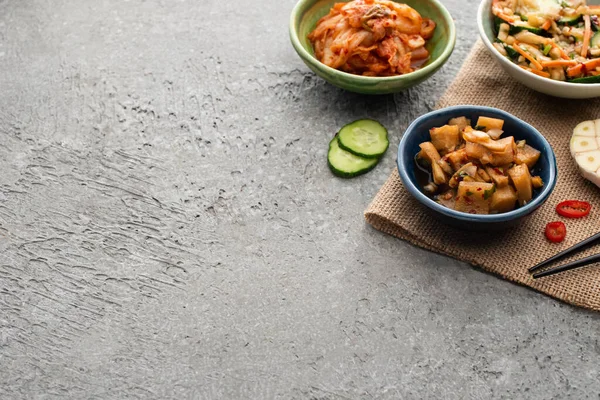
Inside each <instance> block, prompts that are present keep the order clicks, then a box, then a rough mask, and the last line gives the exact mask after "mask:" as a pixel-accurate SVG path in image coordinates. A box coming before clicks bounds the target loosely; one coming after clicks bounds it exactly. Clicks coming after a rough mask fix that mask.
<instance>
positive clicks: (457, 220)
mask: <svg viewBox="0 0 600 400" xmlns="http://www.w3.org/2000/svg"><path fill="white" fill-rule="evenodd" d="M460 116H465V117H467V118H469V119H471V121H473V122H474V121H477V118H478V117H480V116H485V117H492V118H500V119H503V120H504V128H503V130H504V132H505V133H504V135H505V136H514V137H515V140H523V139H524V140H526V141H527V144H529V145H530V146H533V147H534V148H536V149H538V150H540V152H541V153H542V154H541V156H540V159H539V160H538V162H537V164H536V165H535V167H534V169H533V173H535V175H539V176H541V177H542V180H543V181H544V186H543V187H542V188H541V189H539V190H536V191H534V195H533V200H532V201H531V202H529V203H528V204H526V205H525V206H523V207H519V208H517V209H515V210H513V211H510V212H507V213H501V214H490V215H479V214H468V213H464V212H461V211H455V210H452V209H450V208H447V207H444V206H442V205H440V204H438V203H436V202H435V201H433V200H432V199H430V198H429V197H427V196H426V195H425V194H424V193H423V190H422V188H421V187H420V185H419V182H418V181H417V178H416V175H415V168H416V166H415V161H414V159H415V155H416V154H417V153H418V152H419V151H420V148H419V144H420V143H422V142H426V141H429V140H430V136H429V129H431V128H434V127H439V126H443V125H446V124H447V123H448V120H449V119H451V118H455V117H460ZM398 172H399V173H400V179H401V180H402V182H403V183H404V186H405V187H406V189H407V190H408V191H409V192H410V194H412V195H413V196H414V198H415V199H417V200H418V201H419V202H420V203H421V204H423V205H425V206H427V207H428V208H429V210H430V211H431V212H432V213H433V214H434V216H435V217H436V218H438V219H440V220H441V221H443V222H445V223H447V224H449V225H452V226H454V227H457V228H460V229H465V230H471V231H473V230H474V231H488V230H501V229H506V228H509V227H511V226H514V225H516V224H518V223H519V221H520V220H521V218H523V217H525V216H527V215H529V214H531V213H532V212H534V211H535V210H536V209H537V208H538V207H539V206H541V205H542V204H544V202H545V201H546V200H547V199H548V196H550V193H552V190H553V189H554V186H555V185H556V157H555V156H554V151H553V150H552V147H551V146H550V143H548V141H547V140H546V138H544V136H543V135H542V134H541V133H540V132H539V131H538V130H537V129H535V128H534V127H532V126H531V125H529V124H527V123H526V122H523V121H522V120H520V119H518V118H517V117H515V116H514V115H511V114H509V113H507V112H505V111H502V110H499V109H497V108H491V107H480V106H469V105H464V106H456V107H448V108H443V109H440V110H436V111H433V112H430V113H428V114H425V115H423V116H421V117H419V118H417V119H416V120H415V121H414V122H413V123H412V124H411V125H410V126H409V127H408V129H407V130H406V132H405V133H404V136H403V137H402V140H401V141H400V145H399V146H398Z"/></svg>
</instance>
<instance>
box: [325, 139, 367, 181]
mask: <svg viewBox="0 0 600 400" xmlns="http://www.w3.org/2000/svg"><path fill="white" fill-rule="evenodd" d="M378 162H379V159H378V158H363V157H358V156H355V155H354V154H352V153H349V152H347V151H346V150H342V149H341V148H340V146H339V142H338V138H337V136H336V137H334V138H333V140H332V141H331V142H329V151H328V152H327V164H329V168H330V169H331V172H333V173H334V174H335V175H337V176H339V177H342V178H352V177H355V176H358V175H361V174H364V173H366V172H369V171H370V170H372V169H373V168H375V165H377V163H378Z"/></svg>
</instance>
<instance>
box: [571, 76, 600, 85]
mask: <svg viewBox="0 0 600 400" xmlns="http://www.w3.org/2000/svg"><path fill="white" fill-rule="evenodd" d="M569 82H571V83H600V75H596V76H584V77H583V78H576V79H573V80H570V81H569Z"/></svg>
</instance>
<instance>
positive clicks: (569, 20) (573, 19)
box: [558, 14, 583, 26]
mask: <svg viewBox="0 0 600 400" xmlns="http://www.w3.org/2000/svg"><path fill="white" fill-rule="evenodd" d="M582 20H583V16H582V15H581V14H575V15H570V16H564V17H562V18H561V19H559V20H558V24H559V25H569V26H574V25H577V24H578V23H580V22H581V21H582Z"/></svg>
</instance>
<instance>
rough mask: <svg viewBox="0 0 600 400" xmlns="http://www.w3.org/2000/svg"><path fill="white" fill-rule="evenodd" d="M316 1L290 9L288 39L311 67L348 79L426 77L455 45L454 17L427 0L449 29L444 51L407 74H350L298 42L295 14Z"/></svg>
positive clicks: (434, 0)
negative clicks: (312, 53) (440, 14)
mask: <svg viewBox="0 0 600 400" xmlns="http://www.w3.org/2000/svg"><path fill="white" fill-rule="evenodd" d="M317 1H319V0H299V1H298V2H297V3H296V5H295V6H294V8H293V9H292V13H291V14H290V25H289V35H290V40H291V42H292V45H293V46H294V49H295V50H296V52H297V53H298V54H299V55H300V57H301V58H302V59H303V60H304V61H305V62H308V63H310V64H311V65H312V66H313V67H315V68H318V69H321V70H324V71H327V72H329V73H331V74H339V75H340V76H342V77H345V78H348V79H355V80H356V81H358V82H363V83H375V82H378V83H379V82H395V81H398V80H404V79H413V78H414V79H419V78H423V77H426V76H427V74H428V73H429V72H431V71H435V70H436V69H438V68H440V67H441V66H442V65H443V64H444V63H445V62H446V61H447V60H448V58H449V57H450V55H451V54H452V52H453V51H454V47H455V46H456V26H455V24H454V19H453V18H452V15H451V14H450V12H449V11H448V9H447V8H446V7H445V6H444V5H443V4H442V3H441V2H440V1H439V0H428V1H429V2H431V3H432V4H433V5H435V7H437V8H438V9H439V10H440V11H441V13H442V15H443V16H444V19H445V20H446V21H447V22H448V25H449V28H450V29H449V33H450V34H449V38H448V39H449V40H448V42H447V44H446V46H445V47H444V51H443V52H442V54H440V56H439V57H438V58H436V59H435V60H433V62H431V63H430V64H427V65H426V66H425V67H423V68H420V69H418V70H416V71H413V72H410V73H408V74H402V75H394V76H363V75H355V74H350V73H348V72H344V71H340V70H338V69H335V68H331V67H329V66H327V65H325V64H323V63H322V62H321V61H319V60H317V59H316V58H315V57H314V56H313V55H311V54H310V53H309V52H308V51H306V49H305V48H304V46H302V44H301V43H300V39H299V37H298V28H299V26H298V23H297V21H300V20H301V18H297V15H298V14H299V12H300V8H301V7H302V6H304V5H305V4H306V3H308V2H314V3H316V2H317ZM349 1H351V0H338V2H343V3H347V2H349ZM392 1H396V0H392ZM397 2H400V1H397Z"/></svg>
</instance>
